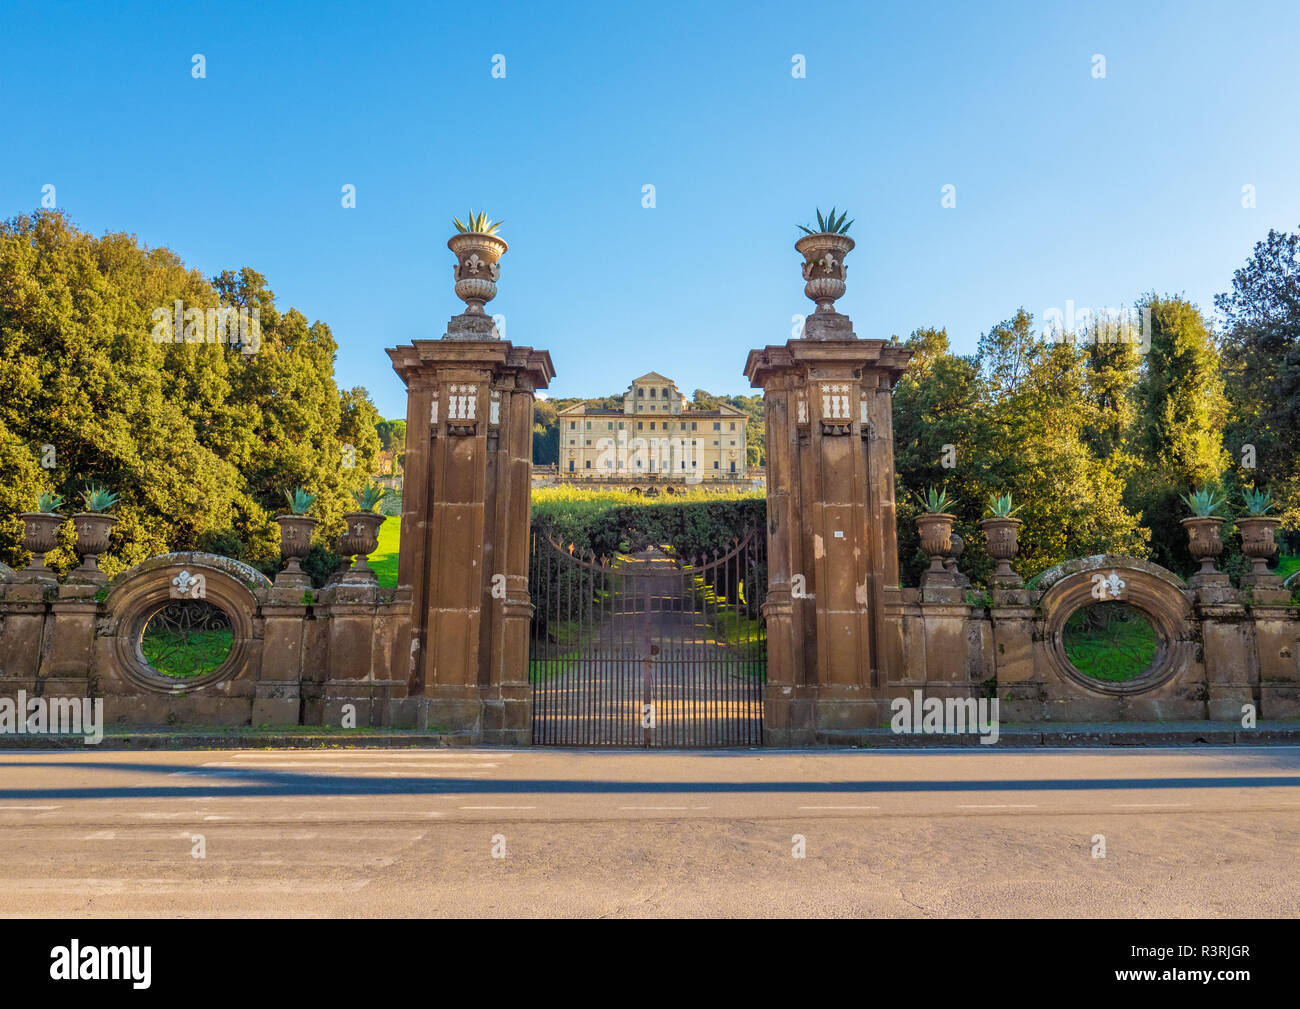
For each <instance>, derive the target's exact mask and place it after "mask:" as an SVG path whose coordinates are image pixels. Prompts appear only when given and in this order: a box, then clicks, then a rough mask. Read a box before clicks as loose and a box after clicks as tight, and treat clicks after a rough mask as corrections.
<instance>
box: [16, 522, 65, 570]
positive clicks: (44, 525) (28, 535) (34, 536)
mask: <svg viewBox="0 0 1300 1009" xmlns="http://www.w3.org/2000/svg"><path fill="white" fill-rule="evenodd" d="M21 518H22V520H23V546H24V547H25V548H26V549H27V550H29V551H31V554H32V562H31V563H30V564H29V565H27V567H26V568H25V569H24V570H23V576H24V578H25V579H26V580H27V581H32V582H56V581H58V579H57V578H56V577H55V576H54V572H53V571H51V570H50V569H49V568H47V567H46V566H45V555H46V554H47V553H49V552H50V551H51V550H53V549H54V548H55V546H57V545H58V534H59V526H61V525H63V523H64V522H65V521H66V520H65V519H64V517H63V516H62V515H59V514H57V513H55V512H24V513H23V514H22V516H21Z"/></svg>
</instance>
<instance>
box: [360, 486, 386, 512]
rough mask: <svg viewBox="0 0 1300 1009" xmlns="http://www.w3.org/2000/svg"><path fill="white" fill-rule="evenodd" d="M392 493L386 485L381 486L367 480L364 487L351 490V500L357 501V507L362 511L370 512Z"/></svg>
mask: <svg viewBox="0 0 1300 1009" xmlns="http://www.w3.org/2000/svg"><path fill="white" fill-rule="evenodd" d="M392 493H393V492H392V491H391V490H389V489H388V488H387V487H381V486H380V485H379V484H377V483H371V482H370V481H369V480H367V481H366V484H365V486H364V487H362V488H361V489H360V490H354V491H353V492H352V500H353V501H355V502H356V503H357V507H358V508H360V509H361V510H362V511H363V512H372V511H374V510H375V509H377V508H378V507H379V506H380V505H381V504H383V503H384V501H385V500H387V498H388V496H389V495H390V494H392Z"/></svg>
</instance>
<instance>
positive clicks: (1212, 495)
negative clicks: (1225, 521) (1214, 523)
mask: <svg viewBox="0 0 1300 1009" xmlns="http://www.w3.org/2000/svg"><path fill="white" fill-rule="evenodd" d="M1181 497H1182V499H1183V503H1184V504H1185V505H1187V507H1188V508H1190V509H1191V510H1192V514H1193V515H1195V516H1196V517H1197V518H1198V519H1206V518H1217V517H1218V516H1216V515H1215V512H1216V511H1218V510H1219V509H1220V508H1222V507H1223V506H1224V505H1225V504H1226V503H1227V500H1228V499H1227V498H1226V497H1225V496H1224V494H1223V492H1222V491H1220V490H1219V489H1218V488H1217V487H1202V488H1201V489H1200V490H1197V491H1193V492H1192V493H1191V494H1190V495H1189V494H1183V495H1181Z"/></svg>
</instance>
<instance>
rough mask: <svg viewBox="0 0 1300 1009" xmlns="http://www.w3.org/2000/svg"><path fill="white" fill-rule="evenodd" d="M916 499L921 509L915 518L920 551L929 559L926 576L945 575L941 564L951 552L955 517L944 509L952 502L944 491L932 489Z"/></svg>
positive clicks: (945, 572)
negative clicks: (919, 537)
mask: <svg viewBox="0 0 1300 1009" xmlns="http://www.w3.org/2000/svg"><path fill="white" fill-rule="evenodd" d="M916 497H917V500H918V501H920V502H921V508H922V509H923V510H922V512H921V514H920V515H918V516H916V529H917V532H919V533H920V534H921V550H922V551H924V553H925V554H926V556H928V557H929V558H930V570H929V572H928V574H933V575H944V574H947V571H946V570H945V568H944V566H943V562H944V558H945V557H947V556H948V554H949V552H951V550H952V524H953V522H954V521H955V520H956V517H957V516H955V515H953V514H952V513H951V512H948V511H946V510H945V509H947V508H948V507H949V506H950V505H952V504H953V502H952V501H950V500H949V499H948V492H947V491H946V490H935V488H933V487H931V488H930V489H929V491H928V492H927V493H926V495H925V496H924V497H922V496H921V495H920V494H918V495H916Z"/></svg>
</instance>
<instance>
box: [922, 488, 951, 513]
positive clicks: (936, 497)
mask: <svg viewBox="0 0 1300 1009" xmlns="http://www.w3.org/2000/svg"><path fill="white" fill-rule="evenodd" d="M916 499H917V500H918V501H920V502H921V507H922V508H924V509H925V510H926V511H927V512H928V513H929V514H931V515H942V514H946V513H947V511H948V508H949V507H951V506H952V505H954V504H956V503H957V502H956V499H955V498H954V499H953V500H951V501H949V500H948V492H947V491H946V490H935V489H934V488H933V487H931V488H930V489H929V490H928V491H926V494H925V496H924V497H922V496H921V495H920V494H917V495H916Z"/></svg>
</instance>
